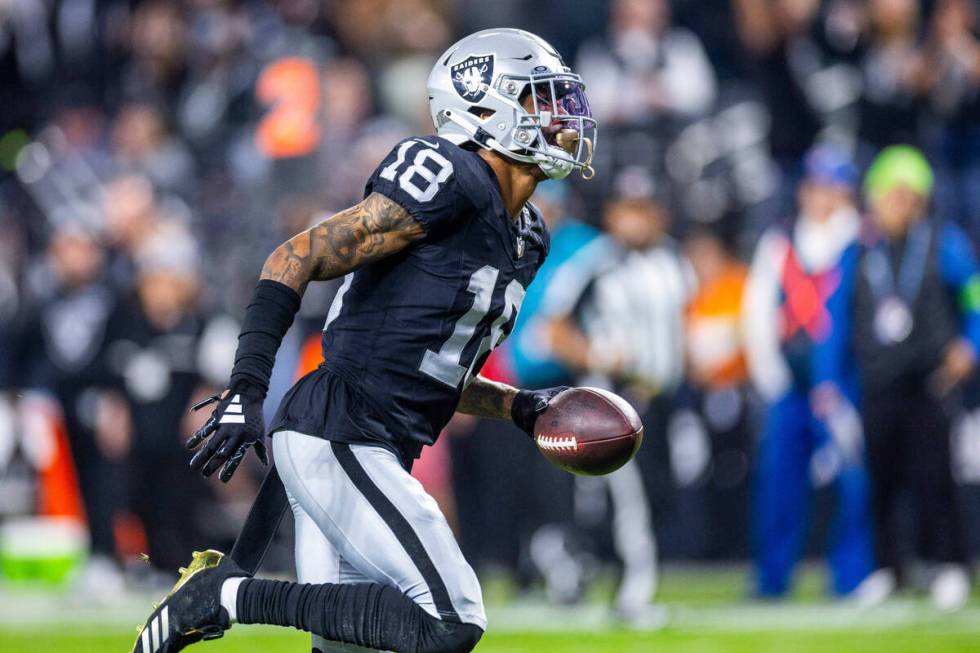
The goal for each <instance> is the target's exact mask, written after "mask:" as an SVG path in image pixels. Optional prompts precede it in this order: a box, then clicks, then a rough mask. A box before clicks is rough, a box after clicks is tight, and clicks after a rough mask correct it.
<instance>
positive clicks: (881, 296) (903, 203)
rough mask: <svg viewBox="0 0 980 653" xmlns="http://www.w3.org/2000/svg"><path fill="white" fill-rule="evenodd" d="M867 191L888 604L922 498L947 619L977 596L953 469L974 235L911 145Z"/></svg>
mask: <svg viewBox="0 0 980 653" xmlns="http://www.w3.org/2000/svg"><path fill="white" fill-rule="evenodd" d="M864 188H865V194H866V196H867V200H868V207H869V209H870V215H871V218H872V222H873V223H874V226H875V227H876V230H877V232H878V234H877V235H876V237H875V239H874V240H873V241H872V242H870V243H869V244H868V246H867V247H866V248H865V249H864V252H863V254H862V258H861V266H860V270H859V273H858V275H857V277H856V279H855V281H856V286H855V290H854V343H855V349H856V352H857V359H858V364H859V367H860V371H861V379H862V384H863V397H864V401H863V413H864V430H865V433H866V434H867V445H868V459H869V465H870V469H871V478H872V486H873V496H874V501H873V506H874V521H875V535H876V553H877V559H878V564H879V571H877V572H875V573H874V574H873V575H872V577H871V578H870V579H869V581H868V585H869V586H870V587H873V588H875V590H876V591H875V592H874V593H873V596H874V598H875V599H876V600H881V599H884V598H885V597H887V596H888V595H889V594H890V593H891V591H892V590H893V589H894V588H895V586H896V585H897V584H900V582H901V580H902V576H901V573H900V572H901V560H900V552H901V551H905V550H908V549H909V548H911V547H908V546H904V545H903V542H902V540H901V534H902V533H906V532H908V530H907V529H903V528H900V527H899V523H900V522H901V520H902V519H903V518H904V517H907V516H908V515H906V514H904V512H903V510H902V505H903V504H902V501H901V498H902V497H903V495H905V494H908V495H910V496H911V498H912V499H913V500H914V501H913V504H914V508H915V512H916V513H917V516H918V519H917V524H918V526H919V537H918V538H917V542H918V543H919V544H920V546H919V547H918V548H919V550H918V551H917V553H918V554H919V555H920V556H921V557H922V558H924V559H926V560H929V561H932V562H935V563H937V566H936V567H935V573H934V576H933V580H932V583H931V588H930V589H931V593H932V598H933V601H934V603H935V604H936V606H937V607H938V608H940V609H943V610H956V609H959V608H962V607H963V606H964V604H965V603H966V600H967V598H968V597H969V590H970V586H969V579H968V576H967V573H966V566H965V565H966V546H965V541H964V532H963V524H962V521H961V516H960V512H959V505H958V501H957V490H956V486H955V483H954V480H953V475H952V469H951V460H950V430H951V423H950V421H951V416H952V415H955V414H956V411H957V410H958V407H959V405H960V400H961V397H960V394H961V393H960V392H959V388H960V386H961V384H962V383H963V382H964V381H966V380H967V379H968V378H969V377H970V376H971V375H972V374H973V371H974V368H975V366H976V360H977V352H978V351H980V268H978V265H977V259H976V256H975V255H974V252H973V249H972V247H971V245H970V242H969V240H968V239H967V237H966V235H965V234H964V233H963V232H962V231H961V230H960V229H959V227H956V226H954V225H953V224H952V223H948V222H943V221H941V220H939V219H938V216H934V215H932V214H931V211H930V203H929V200H930V197H931V194H932V190H933V174H932V170H931V168H930V166H929V163H928V162H927V161H926V159H925V157H924V156H923V155H922V154H921V153H920V152H919V151H918V150H916V149H915V148H912V147H909V146H892V147H888V148H886V149H884V150H883V151H882V152H881V154H879V155H878V157H877V159H876V160H875V162H874V163H873V165H872V166H871V168H870V169H869V171H868V174H867V177H866V179H865V185H864Z"/></svg>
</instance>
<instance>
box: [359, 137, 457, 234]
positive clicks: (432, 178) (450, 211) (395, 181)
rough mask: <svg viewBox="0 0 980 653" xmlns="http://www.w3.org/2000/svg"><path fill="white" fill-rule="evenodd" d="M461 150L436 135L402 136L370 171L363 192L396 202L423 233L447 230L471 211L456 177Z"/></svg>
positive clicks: (455, 225)
mask: <svg viewBox="0 0 980 653" xmlns="http://www.w3.org/2000/svg"><path fill="white" fill-rule="evenodd" d="M461 152H462V150H459V148H458V147H457V146H455V145H453V144H451V143H448V142H446V141H443V140H440V139H434V138H410V139H407V140H404V141H402V142H401V143H399V144H398V145H396V146H395V147H394V149H392V150H391V152H390V153H389V154H388V156H386V157H385V158H384V160H383V161H382V162H381V164H380V165H379V166H378V168H377V170H375V171H374V174H373V175H371V178H370V179H369V180H368V183H367V186H365V189H364V196H365V197H367V196H368V195H370V194H371V193H381V194H382V195H384V196H385V197H388V198H390V199H392V200H393V201H395V202H397V203H398V204H399V205H401V206H402V207H404V209H405V210H406V211H408V213H409V215H411V216H412V217H413V218H415V219H416V220H417V221H418V223H419V224H421V225H422V228H423V229H425V232H426V234H429V235H431V234H434V233H445V232H447V231H450V230H452V229H454V228H455V227H457V226H459V224H460V223H461V222H462V221H463V220H465V219H467V218H468V217H469V216H470V215H471V213H472V211H470V205H469V201H468V198H467V193H466V192H464V189H463V188H462V186H463V183H462V182H461V181H460V174H461V173H462V170H460V168H461V167H462V166H461V165H459V164H460V161H459V158H458V157H459V155H460V153H461Z"/></svg>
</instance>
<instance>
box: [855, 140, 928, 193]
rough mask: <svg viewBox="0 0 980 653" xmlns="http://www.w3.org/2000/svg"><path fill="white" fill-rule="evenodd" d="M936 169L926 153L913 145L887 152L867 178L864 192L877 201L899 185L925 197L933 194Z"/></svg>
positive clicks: (888, 148) (869, 170) (897, 147)
mask: <svg viewBox="0 0 980 653" xmlns="http://www.w3.org/2000/svg"><path fill="white" fill-rule="evenodd" d="M932 182H933V178H932V168H931V167H930V166H929V162H928V161H926V157H925V156H923V154H922V152H920V151H919V150H918V149H916V148H914V147H912V146H911V145H891V146H889V147H886V148H885V149H883V150H882V151H881V152H880V153H879V154H878V156H877V157H875V160H874V162H872V164H871V167H870V168H868V173H867V174H866V175H865V177H864V192H865V194H866V195H867V196H868V198H869V199H871V200H876V199H878V198H879V197H881V196H882V195H884V194H885V193H887V192H888V191H890V190H891V189H893V188H895V187H896V186H908V188H910V189H911V190H912V191H913V192H915V193H916V194H918V195H921V196H922V197H923V198H927V197H929V195H930V194H931V193H932Z"/></svg>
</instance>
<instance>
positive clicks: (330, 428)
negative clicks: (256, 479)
mask: <svg viewBox="0 0 980 653" xmlns="http://www.w3.org/2000/svg"><path fill="white" fill-rule="evenodd" d="M364 193H365V197H367V196H368V195H369V194H371V193H381V194H382V195H385V196H386V197H389V198H391V199H392V200H394V201H395V202H397V203H398V204H399V205H401V206H403V207H404V208H405V210H407V211H408V212H409V214H411V215H412V217H414V218H415V220H417V221H418V222H419V224H421V225H422V227H423V228H424V230H425V233H426V235H425V237H424V238H423V239H422V240H419V241H417V242H415V243H413V244H412V245H410V246H409V247H408V248H406V249H405V250H403V251H402V252H400V253H398V254H396V255H394V256H392V257H390V258H387V259H384V260H381V261H377V262H375V263H371V264H369V265H366V266H364V267H362V268H360V269H358V270H357V271H355V272H352V273H350V274H348V275H347V276H346V278H345V279H344V281H343V285H342V286H341V288H340V290H339V291H338V293H337V296H336V298H335V299H334V302H333V304H332V306H331V307H330V310H329V312H328V314H327V319H326V324H325V326H324V332H323V354H324V360H325V362H324V363H323V364H322V365H321V366H320V368H319V369H317V370H316V371H314V372H312V373H310V374H309V375H307V376H306V377H304V378H303V379H301V380H300V381H299V382H298V383H297V385H296V386H294V387H293V389H292V390H290V392H289V394H287V396H286V398H285V399H284V400H283V404H282V405H281V406H280V409H279V413H278V414H277V416H276V419H275V421H274V424H273V427H272V429H273V430H279V429H290V430H296V431H300V432H302V433H308V434H311V435H319V436H321V437H324V438H327V439H329V440H337V441H342V442H369V443H378V444H381V445H384V446H388V447H390V448H392V449H393V450H395V451H396V452H397V453H399V454H400V455H401V456H402V457H403V459H404V460H405V461H406V464H410V460H411V459H412V458H415V457H417V456H418V454H419V452H420V451H421V447H422V446H423V445H426V444H432V443H433V442H435V440H436V438H437V437H438V434H439V432H440V431H441V430H442V428H443V427H444V426H445V425H446V423H447V422H448V421H449V419H450V418H451V417H452V415H453V412H455V410H456V405H457V404H458V402H459V398H460V394H461V393H462V391H463V389H464V388H465V387H466V386H467V385H468V384H469V383H470V381H472V379H473V377H474V376H476V374H477V373H478V372H479V371H480V368H481V367H482V366H483V363H484V361H485V360H486V358H487V356H488V355H489V354H490V351H491V350H492V349H493V348H494V347H496V346H497V345H498V344H500V342H501V341H502V340H503V339H504V338H505V337H506V336H507V335H508V334H509V333H510V331H511V329H512V328H513V325H514V321H515V319H516V318H517V312H518V310H520V307H521V302H522V301H523V299H524V292H525V290H526V289H527V286H528V284H530V283H531V281H532V280H533V279H534V275H535V274H536V273H537V271H538V268H539V267H540V266H541V264H542V263H543V262H544V259H545V256H547V253H548V247H549V235H548V231H547V228H546V226H545V224H544V221H543V220H542V218H541V216H540V214H539V213H538V211H537V210H536V209H535V208H534V207H533V206H531V205H530V204H528V205H526V207H525V209H524V210H523V211H522V213H521V215H520V216H519V219H518V220H516V221H515V220H513V219H512V217H511V216H510V214H509V213H508V212H507V209H506V208H505V206H504V203H503V199H502V197H501V194H500V187H499V184H498V182H497V178H496V175H495V174H494V172H493V170H492V169H491V168H490V166H489V165H488V164H487V163H486V162H485V161H484V160H483V159H482V158H480V156H479V155H477V154H476V153H475V152H473V151H469V150H466V149H463V148H461V147H459V146H457V145H455V144H453V143H450V142H449V141H446V140H444V139H441V138H438V137H435V136H428V137H423V138H412V139H408V140H405V141H402V142H401V143H399V144H398V145H397V146H396V147H395V148H394V149H393V150H392V151H391V153H390V154H389V155H388V156H387V157H386V158H385V160H384V161H382V162H381V165H380V166H379V167H378V169H377V170H376V171H375V173H374V174H373V175H372V177H371V179H370V180H369V181H368V183H367V186H366V187H365V191H364Z"/></svg>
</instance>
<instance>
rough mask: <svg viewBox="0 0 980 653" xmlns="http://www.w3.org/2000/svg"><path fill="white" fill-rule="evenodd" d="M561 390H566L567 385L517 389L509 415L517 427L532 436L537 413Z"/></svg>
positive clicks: (541, 411) (546, 406) (542, 410)
mask: <svg viewBox="0 0 980 653" xmlns="http://www.w3.org/2000/svg"><path fill="white" fill-rule="evenodd" d="M562 390H568V386H567V385H559V386H555V387H554V388H544V389H542V390H520V391H518V393H517V396H515V397H514V402H513V403H512V404H511V407H510V417H511V419H512V420H514V424H517V426H518V428H520V429H521V430H522V431H524V432H525V433H527V434H528V435H529V436H531V437H532V438H533V437H534V423H535V422H536V421H537V419H538V415H540V414H541V413H543V412H544V411H545V409H547V408H548V404H549V403H551V400H552V399H554V398H555V396H556V395H557V394H558V393H559V392H561V391H562Z"/></svg>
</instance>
